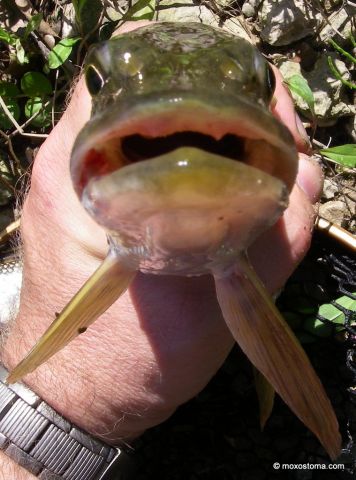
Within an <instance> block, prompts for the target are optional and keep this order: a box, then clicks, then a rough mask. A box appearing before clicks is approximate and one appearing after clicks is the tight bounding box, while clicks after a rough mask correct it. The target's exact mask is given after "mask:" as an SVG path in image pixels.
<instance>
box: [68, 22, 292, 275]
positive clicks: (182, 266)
mask: <svg viewBox="0 0 356 480" xmlns="http://www.w3.org/2000/svg"><path fill="white" fill-rule="evenodd" d="M85 76H86V82H87V86H88V89H89V92H90V93H91V95H92V99H93V104H92V115H91V119H90V120H89V122H88V123H87V124H86V125H85V126H84V128H83V130H82V131H81V133H80V134H79V136H78V138H77V140H76V142H75V145H74V149H73V152H72V158H71V175H72V179H73V185H74V187H75V190H76V192H77V194H78V196H79V198H80V200H81V202H82V204H83V206H84V207H85V208H86V210H87V211H88V212H89V213H90V215H92V216H93V217H94V219H95V220H96V221H97V223H98V224H100V225H101V226H102V227H104V228H105V229H106V231H107V232H108V233H109V235H110V237H111V238H112V239H113V242H112V243H113V245H114V246H115V247H116V248H117V249H118V251H120V253H122V252H123V251H125V252H126V253H128V254H130V255H133V256H135V258H136V259H137V260H138V263H139V264H140V269H141V270H142V271H157V272H162V273H177V272H178V273H183V274H201V273H205V272H206V271H211V270H212V269H213V268H215V267H216V266H219V265H225V264H231V263H233V261H234V259H235V258H236V256H237V255H239V254H240V253H241V252H243V251H244V250H246V248H248V246H249V245H250V244H251V243H252V242H253V241H254V240H255V239H256V237H257V236H259V235H260V234H261V233H262V232H263V231H264V230H266V229H267V228H269V227H270V226H271V225H273V224H274V223H275V222H276V221H277V219H278V218H279V217H280V216H281V214H282V213H283V211H284V209H285V208H286V207H287V205H288V194H289V192H290V190H291V188H292V186H293V184H294V181H295V176H296V172H297V152H296V148H295V145H294V141H293V139H292V136H291V134H290V133H289V131H288V129H287V128H286V127H285V126H284V125H282V124H281V123H280V122H279V121H278V120H277V119H275V118H274V117H273V115H272V114H271V112H270V103H271V99H272V97H273V91H274V76H273V72H272V70H271V68H270V66H269V64H268V62H267V61H266V60H265V59H264V57H263V56H262V55H261V54H260V53H259V52H258V51H257V50H256V49H255V48H254V47H253V46H252V45H250V44H249V43H248V42H247V41H245V40H243V39H241V38H238V37H235V36H232V35H229V34H227V33H225V32H223V31H221V30H217V29H214V28H212V27H209V26H206V25H202V24H199V23H188V24H179V23H178V24H177V23H163V24H162V23H160V24H151V25H149V26H145V27H142V28H139V29H137V30H135V31H133V32H129V33H126V34H123V35H121V36H119V37H117V38H113V39H111V40H110V41H108V42H105V43H103V44H100V45H98V46H97V47H95V48H94V49H92V51H91V52H90V54H89V55H88V59H87V63H86V67H85Z"/></svg>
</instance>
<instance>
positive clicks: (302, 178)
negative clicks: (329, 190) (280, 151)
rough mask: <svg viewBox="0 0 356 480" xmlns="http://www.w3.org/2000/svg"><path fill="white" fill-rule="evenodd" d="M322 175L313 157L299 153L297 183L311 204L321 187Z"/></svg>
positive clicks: (316, 198) (316, 197)
mask: <svg viewBox="0 0 356 480" xmlns="http://www.w3.org/2000/svg"><path fill="white" fill-rule="evenodd" d="M323 180H324V175H323V172H322V169H321V166H320V165H319V163H318V162H317V161H316V160H315V159H314V158H313V157H308V156H307V155H304V154H303V153H301V154H300V155H299V168H298V176H297V184H298V185H299V187H300V188H301V189H302V190H303V191H304V193H305V194H306V195H307V197H308V198H309V200H310V202H311V203H312V204H314V203H316V202H317V201H318V200H319V198H320V195H321V192H322V189H323Z"/></svg>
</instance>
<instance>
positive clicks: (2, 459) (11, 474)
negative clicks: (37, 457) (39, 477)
mask: <svg viewBox="0 0 356 480" xmlns="http://www.w3.org/2000/svg"><path fill="white" fill-rule="evenodd" d="M10 478H11V480H35V477H34V476H33V475H32V474H31V473H30V472H28V471H27V470H25V469H24V468H22V467H20V465H18V464H17V463H16V462H15V461H14V460H12V458H10V457H9V456H7V455H6V454H5V453H4V452H2V451H0V479H1V480H8V479H10Z"/></svg>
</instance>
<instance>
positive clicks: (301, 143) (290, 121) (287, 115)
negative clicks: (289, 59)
mask: <svg viewBox="0 0 356 480" xmlns="http://www.w3.org/2000/svg"><path fill="white" fill-rule="evenodd" d="M271 67H272V69H273V72H274V75H275V78H276V89H275V92H274V98H275V99H276V103H275V104H274V105H273V106H272V113H273V115H274V116H275V117H276V118H278V119H279V120H280V121H281V122H282V123H284V124H285V125H286V126H287V127H288V128H289V130H290V132H291V134H292V135H293V138H294V140H295V143H296V145H297V148H298V151H299V152H301V153H310V150H311V145H310V141H309V137H308V135H307V133H306V131H305V128H304V127H303V124H302V122H301V120H300V118H299V116H298V114H297V112H296V111H295V108H294V103H293V99H292V97H291V95H290V93H289V90H288V89H287V87H285V86H284V84H283V77H282V74H281V72H280V71H279V70H278V68H276V67H275V66H274V65H271Z"/></svg>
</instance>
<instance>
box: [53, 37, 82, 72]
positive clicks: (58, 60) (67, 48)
mask: <svg viewBox="0 0 356 480" xmlns="http://www.w3.org/2000/svg"><path fill="white" fill-rule="evenodd" d="M79 40H80V38H79V37H74V38H64V39H63V40H61V41H60V42H59V43H57V45H55V46H54V47H53V49H52V50H51V51H50V52H49V55H48V67H49V68H51V69H55V68H58V67H60V66H61V65H63V63H64V62H65V61H66V60H67V58H68V57H69V56H70V54H71V53H72V50H73V46H74V45H75V44H76V43H77V42H79Z"/></svg>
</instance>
